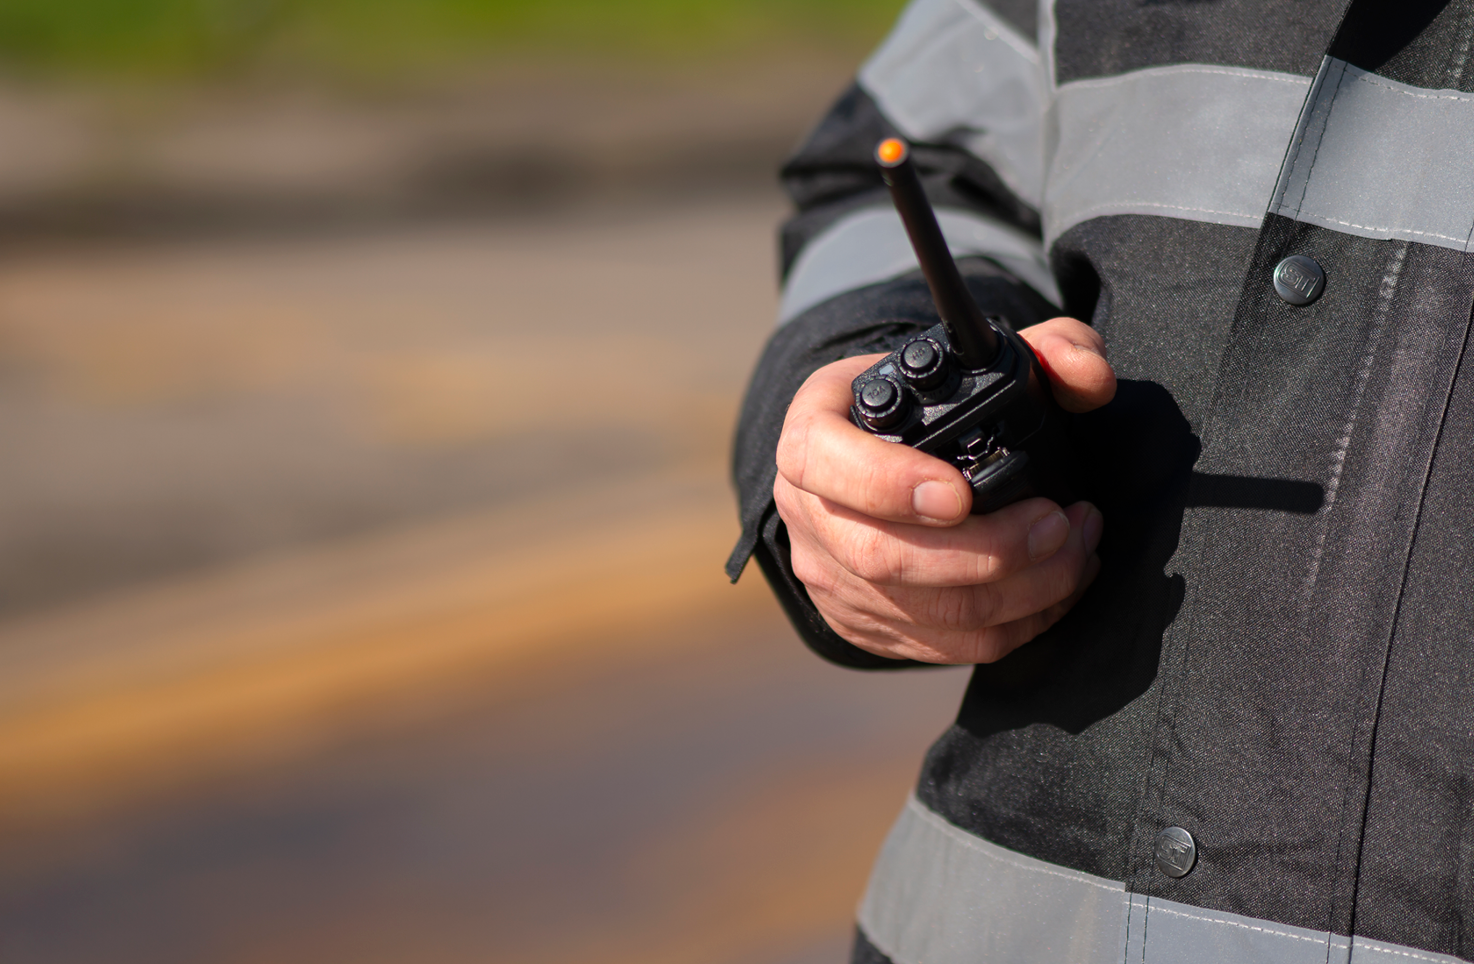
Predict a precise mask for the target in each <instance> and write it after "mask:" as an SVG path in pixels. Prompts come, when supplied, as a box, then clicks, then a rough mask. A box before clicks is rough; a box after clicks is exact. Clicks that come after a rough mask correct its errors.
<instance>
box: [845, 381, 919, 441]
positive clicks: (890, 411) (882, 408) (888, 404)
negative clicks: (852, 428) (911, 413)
mask: <svg viewBox="0 0 1474 964" xmlns="http://www.w3.org/2000/svg"><path fill="white" fill-rule="evenodd" d="M909 403H910V399H909V398H908V397H907V394H906V390H905V389H904V388H902V387H901V386H900V385H899V384H897V383H896V382H895V381H894V380H893V379H890V378H886V377H885V376H883V375H882V376H877V377H874V378H867V379H866V380H865V381H863V382H861V383H860V386H859V389H858V390H857V391H856V392H855V408H856V409H857V410H858V411H859V413H860V418H862V419H864V421H865V424H866V425H869V426H870V427H871V428H875V429H882V428H889V427H891V426H892V425H895V424H896V423H897V422H899V421H901V420H902V419H904V418H905V417H906V411H907V409H908V408H909V407H910V404H909Z"/></svg>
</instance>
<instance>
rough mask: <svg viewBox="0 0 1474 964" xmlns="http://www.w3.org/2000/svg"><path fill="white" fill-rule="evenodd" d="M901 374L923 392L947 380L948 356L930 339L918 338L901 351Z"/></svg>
mask: <svg viewBox="0 0 1474 964" xmlns="http://www.w3.org/2000/svg"><path fill="white" fill-rule="evenodd" d="M901 374H903V375H905V376H906V380H907V381H908V382H910V383H911V384H912V385H915V386H916V387H917V388H919V389H921V390H922V391H926V390H928V389H931V388H936V387H937V386H938V385H940V384H942V382H944V381H946V380H947V354H946V352H944V351H942V346H941V345H939V344H937V343H936V342H934V341H932V340H931V339H930V338H918V339H916V340H915V341H913V342H910V343H908V344H907V345H906V346H905V347H904V348H902V349H901Z"/></svg>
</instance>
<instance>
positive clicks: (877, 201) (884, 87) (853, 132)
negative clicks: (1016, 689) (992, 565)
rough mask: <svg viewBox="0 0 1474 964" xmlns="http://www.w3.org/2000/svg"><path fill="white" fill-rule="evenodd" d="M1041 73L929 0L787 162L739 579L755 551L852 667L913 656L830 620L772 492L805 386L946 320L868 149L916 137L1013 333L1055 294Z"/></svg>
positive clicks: (981, 24)
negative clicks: (784, 213)
mask: <svg viewBox="0 0 1474 964" xmlns="http://www.w3.org/2000/svg"><path fill="white" fill-rule="evenodd" d="M1026 26H1028V27H1030V28H1031V27H1032V25H1031V24H1029V25H1026ZM1030 32H1032V30H1031V29H1030ZM1042 77H1043V75H1042V73H1041V71H1040V69H1039V65H1038V58H1037V54H1035V53H1034V52H1033V45H1032V42H1031V40H1029V39H1027V38H1026V37H1025V36H1024V35H1023V34H1022V33H1021V32H1020V29H1019V25H1017V24H1015V23H1011V22H1009V21H1007V20H1005V19H1003V18H1002V17H1001V16H1000V15H999V14H998V13H996V12H994V11H993V10H992V9H990V8H986V7H982V6H980V5H978V4H977V3H975V2H974V0H915V2H913V3H912V4H911V5H910V6H909V7H907V9H906V11H905V12H904V13H903V14H902V17H901V19H900V21H899V22H898V24H897V26H896V28H895V30H894V31H893V32H892V34H891V36H890V37H889V38H888V39H887V40H886V41H885V43H884V44H882V45H881V47H880V49H879V50H878V51H877V52H876V53H875V54H874V55H873V56H872V57H871V59H870V60H869V61H868V62H867V63H866V64H865V66H864V67H863V68H862V69H861V71H860V74H859V77H858V78H857V80H856V82H855V84H854V85H853V86H851V87H850V89H849V90H848V91H846V92H845V93H844V94H843V95H842V96H841V97H840V99H839V101H838V102H837V103H836V104H835V105H834V107H833V108H832V109H831V110H830V112H829V113H828V114H827V115H826V116H825V118H824V119H823V120H822V121H821V122H820V124H819V126H818V127H817V128H816V129H815V130H814V131H813V133H812V134H811V135H810V136H809V138H808V139H807V141H806V142H805V143H804V145H803V146H802V147H801V148H800V149H799V150H798V152H797V154H795V155H794V157H793V158H792V159H791V160H790V161H789V162H788V163H787V165H785V167H784V169H783V183H784V186H785V188H786V189H787V191H788V194H789V196H790V197H791V198H792V199H793V202H794V205H795V207H796V213H795V214H794V216H793V217H792V218H791V219H790V220H789V221H788V222H787V224H786V225H785V226H784V228H783V232H782V240H781V246H782V252H781V253H782V269H783V279H784V284H783V298H782V303H781V306H780V308H779V325H778V329H777V331H776V332H774V334H773V335H772V337H771V338H770V339H769V341H768V344H767V346H766V348H765V350H764V352H763V354H762V357H761V359H760V360H759V362H758V367H757V370H756V372H755V373H754V375H753V378H752V382H751V384H750V385H749V387H748V392H747V396H746V399H745V401H744V403H743V407H742V413H741V418H740V421H739V424H738V427H737V436H736V440H735V445H734V451H733V481H734V483H735V485H736V488H737V493H738V500H739V504H740V510H741V521H742V536H741V538H740V539H739V541H738V543H737V546H736V548H735V550H734V551H733V553H732V556H731V558H730V559H729V561H728V563H727V574H728V576H729V577H730V578H732V580H733V581H736V579H737V578H738V577H739V576H740V575H741V573H742V570H743V568H744V567H745V566H746V564H747V561H748V559H749V558H751V557H754V556H755V557H756V558H757V561H758V564H759V566H760V567H761V568H762V570H763V574H764V575H765V576H766V577H767V579H768V581H769V583H770V584H771V585H772V587H773V591H774V592H775V593H776V594H777V596H778V599H779V601H780V602H781V603H782V605H783V607H784V609H785V611H786V612H787V614H788V616H789V618H790V619H791V620H792V622H793V624H794V627H795V628H796V629H797V630H798V632H799V635H800V636H801V637H802V638H803V639H804V641H805V642H806V643H807V644H808V645H809V646H810V647H811V648H812V649H813V650H814V651H815V652H817V653H818V654H819V655H821V656H823V657H824V658H826V659H829V660H831V661H833V662H836V663H839V664H841V665H845V666H850V667H855V668H859V669H890V668H897V667H902V666H906V665H911V664H908V663H905V662H900V661H896V660H890V659H885V658H883V657H879V656H875V655H872V654H870V653H867V652H865V651H863V650H861V649H859V648H857V647H855V646H853V645H851V644H850V643H848V642H846V641H845V640H844V639H842V638H841V637H840V636H839V635H838V634H836V633H835V632H834V631H833V630H832V629H831V628H830V627H829V626H828V625H827V624H826V623H825V621H824V619H823V617H822V616H820V615H819V612H818V610H817V609H815V607H814V605H813V603H812V602H811V601H810V599H809V596H808V593H807V592H806V591H805V589H804V587H803V584H802V583H800V582H799V581H798V580H797V579H796V578H795V577H794V575H793V568H792V565H791V562H790V553H789V542H788V534H787V531H786V530H785V528H784V525H783V522H782V520H781V519H780V518H779V517H778V514H777V511H776V509H775V507H774V505H773V494H772V490H773V481H774V479H775V477H776V475H777V466H776V461H775V458H776V452H777V446H778V437H779V435H780V433H781V431H782V428H783V419H784V417H785V415H786V414H787V411H788V404H789V402H790V401H791V400H792V398H793V396H794V393H795V392H796V391H797V390H798V388H799V386H800V385H802V384H803V382H804V380H805V379H807V378H808V376H809V375H811V374H812V373H813V372H814V371H816V370H817V369H819V368H821V367H823V366H825V365H827V364H830V363H831V362H834V361H838V360H840V359H842V358H847V357H850V356H852V355H859V354H866V353H870V352H879V351H890V350H892V349H894V348H896V347H897V346H899V345H900V344H901V343H902V342H904V341H905V340H906V338H908V337H909V336H911V335H912V334H915V333H917V332H919V331H922V330H924V329H926V328H929V327H931V326H932V325H934V324H936V323H937V316H936V310H935V308H934V307H933V306H932V303H931V298H930V295H929V293H928V291H927V288H926V284H925V282H924V281H923V280H922V279H921V277H920V273H919V271H918V270H917V268H916V260H915V256H914V255H913V254H912V252H911V249H910V245H909V242H908V241H907V239H906V235H905V232H904V229H903V228H902V226H901V223H900V219H899V218H898V217H897V216H896V215H895V213H894V211H893V209H892V208H891V205H890V201H889V198H888V196H887V194H886V192H885V188H884V186H883V184H882V183H881V180H880V176H879V173H878V171H877V170H876V167H875V163H874V161H873V160H872V152H873V151H874V148H875V145H876V144H877V143H878V142H879V141H880V140H881V139H882V138H884V137H888V136H895V135H900V136H903V137H906V138H907V139H908V140H909V141H910V142H911V143H912V145H913V157H914V158H915V160H916V163H917V165H918V167H919V168H920V170H921V173H922V179H923V183H924V184H925V186H926V189H927V194H928V196H929V197H930V198H931V200H932V203H933V205H935V206H936V208H937V213H938V220H939V221H940V222H941V225H942V229H943V232H944V233H945V234H946V236H947V239H948V243H949V245H950V246H951V248H952V250H953V253H954V255H956V256H957V257H958V259H959V266H960V267H961V268H962V273H963V276H964V278H965V279H966V281H967V283H968V286H969V288H970V289H971V290H972V293H973V296H974V297H975V298H976V299H977V301H978V303H979V305H980V306H981V307H982V309H983V311H984V312H985V313H988V314H998V315H1002V316H1003V317H1005V318H1007V319H1009V320H1010V321H1011V322H1012V323H1013V324H1014V325H1015V326H1017V327H1023V326H1026V325H1030V324H1034V323H1035V322H1038V321H1041V320H1043V319H1044V318H1047V317H1050V316H1051V315H1052V314H1055V313H1057V309H1055V308H1054V305H1055V304H1058V302H1059V294H1058V291H1057V289H1056V287H1055V284H1054V280H1053V278H1052V276H1051V274H1050V272H1049V269H1048V267H1047V264H1046V262H1045V259H1044V254H1043V251H1042V248H1041V244H1040V230H1039V214H1038V193H1039V185H1040V184H1041V183H1042V171H1041V170H1040V168H1041V167H1042V162H1041V159H1040V146H1039V145H1040V143H1041V138H1040V130H1041V128H1040V124H1041V122H1042V112H1043V108H1042V104H1043V94H1042ZM938 105H940V106H938Z"/></svg>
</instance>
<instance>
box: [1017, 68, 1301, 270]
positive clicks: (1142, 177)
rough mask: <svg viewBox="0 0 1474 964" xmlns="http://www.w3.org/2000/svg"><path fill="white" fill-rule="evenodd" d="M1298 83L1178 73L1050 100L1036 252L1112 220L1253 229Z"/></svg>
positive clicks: (1297, 100)
mask: <svg viewBox="0 0 1474 964" xmlns="http://www.w3.org/2000/svg"><path fill="white" fill-rule="evenodd" d="M1309 87H1310V80H1309V78H1306V77H1300V76H1296V75H1294V74H1281V73H1274V72H1271V71H1265V70H1246V69H1241V68H1237V67H1211V66H1203V65H1197V64H1185V65H1180V66H1174V67H1152V68H1148V69H1146V70H1137V71H1132V72H1131V73H1128V74H1121V75H1120V76H1117V77H1108V78H1105V79H1102V80H1084V81H1072V82H1071V83H1068V84H1063V85H1061V86H1060V87H1059V89H1058V90H1057V91H1056V94H1055V98H1054V104H1053V107H1052V113H1053V116H1052V118H1051V120H1052V123H1051V124H1050V125H1049V129H1050V130H1052V131H1054V132H1055V134H1054V135H1053V137H1052V138H1051V139H1052V143H1049V144H1047V145H1046V154H1047V156H1048V158H1049V172H1048V176H1047V178H1046V181H1045V185H1046V186H1045V191H1044V195H1045V199H1044V209H1043V212H1042V213H1043V216H1044V238H1045V245H1046V247H1047V246H1048V245H1050V244H1052V243H1053V242H1054V239H1055V238H1057V237H1059V236H1060V235H1061V234H1063V233H1064V232H1065V231H1067V230H1069V229H1070V228H1071V227H1073V226H1075V225H1076V224H1079V223H1080V222H1082V221H1086V220H1088V219H1090V218H1095V217H1103V216H1106V215H1112V214H1156V215H1163V216H1167V217H1175V218H1184V219H1186V220H1189V221H1208V222H1211V223H1214V224H1233V225H1240V226H1243V227H1253V228H1257V227H1259V225H1260V223H1261V222H1262V221H1263V219H1264V212H1265V210H1266V209H1267V208H1268V206H1269V201H1270V198H1271V197H1272V196H1273V194H1274V185H1275V181H1276V178H1277V176H1278V173H1279V169H1280V164H1281V162H1282V161H1283V159H1284V156H1285V148H1286V147H1287V146H1288V144H1289V142H1290V135H1291V132H1292V131H1293V130H1294V129H1295V118H1296V117H1298V116H1299V114H1300V108H1301V105H1302V104H1303V103H1304V101H1305V95H1306V92H1307V90H1308V89H1309Z"/></svg>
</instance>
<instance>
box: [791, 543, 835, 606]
mask: <svg viewBox="0 0 1474 964" xmlns="http://www.w3.org/2000/svg"><path fill="white" fill-rule="evenodd" d="M791 564H792V566H793V575H794V578H795V579H797V580H798V581H799V582H801V583H803V584H804V585H805V586H807V587H808V589H809V591H810V592H811V593H819V594H822V595H831V594H833V593H834V591H835V590H836V589H837V588H838V580H837V579H836V578H835V574H834V570H833V568H832V567H831V566H828V565H825V564H824V561H823V560H822V559H820V558H819V557H818V554H817V553H815V552H814V551H813V550H812V549H809V548H807V547H800V546H795V547H794V548H793V555H792V557H791Z"/></svg>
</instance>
